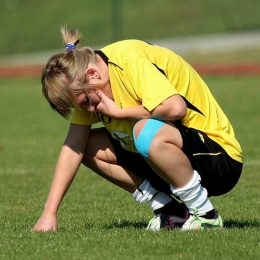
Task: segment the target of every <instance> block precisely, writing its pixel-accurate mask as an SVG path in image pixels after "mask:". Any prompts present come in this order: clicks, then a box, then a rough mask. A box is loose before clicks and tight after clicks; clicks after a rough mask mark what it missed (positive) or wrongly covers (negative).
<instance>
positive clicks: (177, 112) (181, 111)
mask: <svg viewBox="0 0 260 260" xmlns="http://www.w3.org/2000/svg"><path fill="white" fill-rule="evenodd" d="M186 112H187V108H186V106H185V107H183V108H182V107H178V108H175V109H173V111H172V113H171V116H170V117H171V120H180V119H183V118H184V117H185V116H186Z"/></svg>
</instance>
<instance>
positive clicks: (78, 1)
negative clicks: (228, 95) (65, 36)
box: [0, 0, 260, 63]
mask: <svg viewBox="0 0 260 260" xmlns="http://www.w3.org/2000/svg"><path fill="white" fill-rule="evenodd" d="M259 14H260V1H259V0H247V1H244V0H196V1H194V0H185V1H183V0H163V1H162V0H160V1H159V0H98V1H97V0H74V1H66V0H55V1H53V0H45V1H39V0H0V63H1V62H7V59H8V57H9V55H14V54H24V53H36V52H45V51H53V50H63V48H64V46H63V45H62V40H61V34H60V27H61V26H63V25H67V27H68V28H71V27H75V28H78V29H79V30H80V31H81V32H82V34H83V36H84V37H83V39H82V41H81V45H88V46H91V47H95V46H103V45H105V44H109V43H111V42H113V41H116V40H121V39H128V38H137V39H141V40H145V41H156V40H158V39H167V40H169V39H179V38H180V37H182V38H183V37H184V41H185V39H187V41H189V39H190V38H185V37H188V36H189V37H191V36H198V35H199V36H200V37H202V36H205V35H216V34H226V33H240V32H243V33H244V32H248V31H250V32H251V31H253V32H257V33H258V34H260V33H259V32H260V31H258V30H259V29H260V15H259ZM213 42H214V39H213ZM182 43H183V42H180V44H182ZM258 46H260V44H259V45H258ZM258 50H259V49H258ZM27 57H28V56H27ZM28 59H30V58H28Z"/></svg>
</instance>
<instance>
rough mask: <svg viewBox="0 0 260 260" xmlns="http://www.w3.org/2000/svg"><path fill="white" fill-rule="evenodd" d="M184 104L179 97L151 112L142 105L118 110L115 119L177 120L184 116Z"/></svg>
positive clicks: (185, 108) (167, 101)
mask: <svg viewBox="0 0 260 260" xmlns="http://www.w3.org/2000/svg"><path fill="white" fill-rule="evenodd" d="M186 110H187V107H186V103H185V102H184V100H183V99H182V98H181V97H180V96H179V95H174V96H171V97H169V98H168V99H166V100H164V101H163V102H162V103H160V104H159V105H158V106H157V107H155V108H154V109H153V110H151V111H148V110H147V109H145V108H144V107H143V106H142V105H140V106H135V107H129V108H123V109H118V112H117V116H116V118H117V119H130V118H134V119H147V118H156V119H160V120H170V121H173V120H179V119H182V118H183V117H185V115H186Z"/></svg>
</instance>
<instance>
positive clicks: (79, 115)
mask: <svg viewBox="0 0 260 260" xmlns="http://www.w3.org/2000/svg"><path fill="white" fill-rule="evenodd" d="M99 121H100V120H99V118H98V116H97V115H96V114H95V113H91V112H89V111H87V110H78V109H73V111H72V114H71V118H70V122H71V123H72V124H76V125H92V124H95V123H98V122H99Z"/></svg>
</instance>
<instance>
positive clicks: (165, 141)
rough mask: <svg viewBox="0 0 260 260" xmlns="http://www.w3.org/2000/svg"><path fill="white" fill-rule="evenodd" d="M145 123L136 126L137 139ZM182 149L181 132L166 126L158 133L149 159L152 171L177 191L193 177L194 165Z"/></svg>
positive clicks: (140, 122) (143, 121) (151, 147)
mask: <svg viewBox="0 0 260 260" xmlns="http://www.w3.org/2000/svg"><path fill="white" fill-rule="evenodd" d="M145 123H146V120H142V121H139V122H138V123H137V125H136V126H135V131H136V132H135V133H136V137H137V138H138V135H139V133H140V131H141V130H142V128H143V126H144V125H145ZM181 148H182V137H181V134H180V132H179V130H178V129H176V128H175V127H173V126H172V125H170V124H164V125H163V126H162V127H161V128H160V129H159V131H158V132H157V133H156V135H155V137H154V139H153V141H152V143H151V146H150V149H149V157H148V158H147V162H148V163H149V165H150V166H151V167H152V169H153V170H154V171H155V172H156V173H157V174H158V175H159V176H161V177H162V178H163V179H164V180H165V181H167V182H168V183H170V184H171V185H172V186H173V187H174V188H176V189H177V188H182V187H184V186H185V185H186V184H187V183H188V182H189V181H190V180H191V179H192V176H193V168H192V165H191V163H190V161H189V159H188V158H187V156H186V155H185V154H184V153H183V151H182V150H181Z"/></svg>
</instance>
